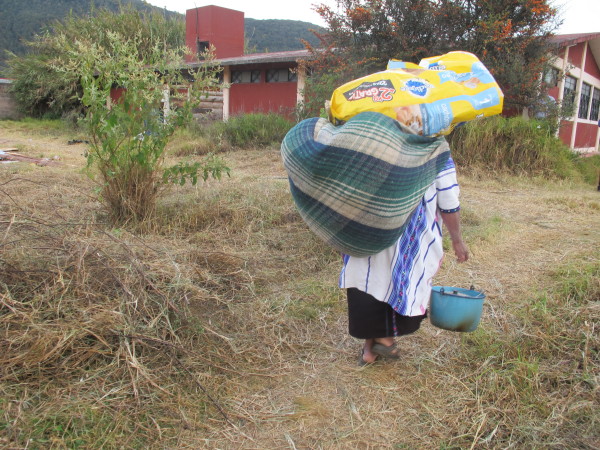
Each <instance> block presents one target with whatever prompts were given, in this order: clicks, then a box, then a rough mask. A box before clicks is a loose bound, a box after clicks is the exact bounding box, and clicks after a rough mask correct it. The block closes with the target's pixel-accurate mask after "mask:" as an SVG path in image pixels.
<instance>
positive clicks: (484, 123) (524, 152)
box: [450, 116, 580, 178]
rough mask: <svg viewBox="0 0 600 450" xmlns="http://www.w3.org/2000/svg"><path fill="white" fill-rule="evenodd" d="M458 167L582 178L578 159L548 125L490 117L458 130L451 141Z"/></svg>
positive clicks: (513, 118) (519, 118) (518, 118)
mask: <svg viewBox="0 0 600 450" xmlns="http://www.w3.org/2000/svg"><path fill="white" fill-rule="evenodd" d="M450 142H451V148H452V154H453V157H454V159H455V161H456V163H457V164H458V165H459V166H462V167H473V168H480V169H484V170H487V171H494V172H503V173H509V174H514V175H537V176H556V177H559V178H580V176H579V173H578V171H577V170H576V169H575V165H574V164H573V160H574V158H575V155H574V153H573V152H571V151H570V150H569V148H568V147H567V146H566V145H564V144H563V143H562V142H561V141H560V139H558V138H557V137H556V136H554V134H553V133H552V132H551V128H550V127H549V126H548V125H547V123H546V122H540V121H536V120H525V119H523V118H521V117H511V118H505V117H499V116H497V117H491V118H489V119H486V120H478V121H472V122H469V123H467V124H465V125H464V126H462V127H459V128H457V129H456V130H455V131H454V132H453V133H452V136H451V137H450Z"/></svg>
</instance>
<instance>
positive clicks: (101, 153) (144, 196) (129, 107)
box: [54, 31, 229, 224]
mask: <svg viewBox="0 0 600 450" xmlns="http://www.w3.org/2000/svg"><path fill="white" fill-rule="evenodd" d="M57 39H58V40H59V41H61V42H62V45H63V46H64V48H65V50H66V55H67V58H64V59H63V60H61V65H60V66H55V67H54V68H55V69H56V70H57V71H61V72H65V73H75V74H77V76H78V78H79V79H80V82H81V86H82V91H83V95H82V97H81V101H82V104H83V105H84V106H85V108H86V115H85V119H83V123H84V124H85V126H86V127H87V130H88V132H89V134H90V137H91V144H90V149H89V152H88V155H87V162H88V168H89V169H90V174H91V175H92V176H93V177H94V178H95V179H98V180H99V182H100V198H101V200H102V201H103V202H104V203H105V205H106V206H107V207H108V210H109V213H110V217H111V219H112V221H113V222H114V223H117V224H122V223H124V222H129V221H135V222H140V221H144V220H146V219H148V218H149V217H151V216H152V215H153V213H154V211H155V206H156V200H157V197H158V195H159V194H160V193H161V191H162V189H164V187H165V186H167V185H168V184H169V183H173V182H176V183H180V184H182V183H185V181H186V180H190V181H191V182H192V183H195V182H196V181H197V180H198V178H202V179H204V180H206V179H207V178H208V177H209V176H212V177H215V178H220V176H221V174H222V173H223V172H226V173H228V171H229V169H228V168H227V167H226V166H225V165H224V163H223V162H222V161H221V160H220V159H218V158H215V157H209V159H208V160H206V161H205V162H203V163H195V164H179V165H177V166H174V167H170V168H167V169H164V167H163V163H164V152H165V147H166V144H167V142H168V139H169V137H170V136H171V135H172V134H173V132H174V131H175V129H176V128H177V127H179V126H182V125H184V124H186V123H187V122H189V121H190V120H191V118H192V108H193V106H194V103H195V102H196V101H197V100H198V99H199V98H200V95H201V93H202V92H206V91H207V90H208V89H210V88H212V87H214V85H215V83H216V79H215V74H216V71H217V70H218V67H216V66H215V65H214V64H212V63H211V57H210V55H206V56H207V58H206V63H205V65H204V66H203V67H202V68H201V69H200V70H199V71H182V67H183V59H182V53H183V49H182V48H178V49H171V50H169V49H164V48H163V47H161V46H160V45H154V46H149V47H147V49H146V53H145V58H144V60H141V59H140V58H139V56H138V50H139V46H140V45H141V43H142V40H143V36H142V34H141V33H136V34H133V35H123V34H121V33H117V32H111V31H109V32H107V33H106V34H105V36H103V41H102V44H101V45H100V44H98V43H96V42H90V41H87V42H85V41H75V42H70V41H69V40H68V36H67V35H60V36H57ZM65 60H66V64H65ZM113 88H117V89H118V92H119V93H120V96H119V98H117V99H112V100H111V91H113V92H114V90H113ZM170 96H173V97H175V99H176V103H177V104H178V107H177V108H175V109H173V110H171V111H169V112H168V113H167V114H166V115H165V114H164V113H163V108H162V102H163V101H165V100H166V99H167V97H170Z"/></svg>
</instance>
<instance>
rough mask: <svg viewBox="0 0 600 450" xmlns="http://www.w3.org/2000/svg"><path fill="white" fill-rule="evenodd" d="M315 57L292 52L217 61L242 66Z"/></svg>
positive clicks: (258, 54)
mask: <svg viewBox="0 0 600 450" xmlns="http://www.w3.org/2000/svg"><path fill="white" fill-rule="evenodd" d="M313 58H314V56H313V54H312V53H311V52H310V51H309V50H291V51H286V52H274V53H252V54H250V55H242V56H234V57H231V58H221V59H217V60H215V62H216V63H218V64H219V65H221V66H241V65H247V64H266V63H278V62H285V63H290V62H291V63H296V62H298V61H300V60H306V59H313ZM202 64H203V63H202V62H201V61H200V62H196V63H191V64H190V67H198V66H201V65H202Z"/></svg>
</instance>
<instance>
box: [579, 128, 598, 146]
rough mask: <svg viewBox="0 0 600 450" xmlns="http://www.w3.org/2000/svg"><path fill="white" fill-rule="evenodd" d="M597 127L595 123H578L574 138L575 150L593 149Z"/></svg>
mask: <svg viewBox="0 0 600 450" xmlns="http://www.w3.org/2000/svg"><path fill="white" fill-rule="evenodd" d="M597 132H598V125H597V124H595V123H578V124H577V135H576V136H575V148H578V147H595V146H596V133H597Z"/></svg>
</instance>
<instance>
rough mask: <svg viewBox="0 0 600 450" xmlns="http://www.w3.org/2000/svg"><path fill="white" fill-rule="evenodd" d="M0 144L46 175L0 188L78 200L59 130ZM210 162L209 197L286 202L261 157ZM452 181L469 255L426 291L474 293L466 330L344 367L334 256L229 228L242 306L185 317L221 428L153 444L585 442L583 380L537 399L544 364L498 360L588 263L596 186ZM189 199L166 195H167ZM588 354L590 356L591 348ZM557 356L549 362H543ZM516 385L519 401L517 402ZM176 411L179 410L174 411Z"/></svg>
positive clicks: (276, 161) (75, 152)
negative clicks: (567, 270) (395, 356)
mask: <svg viewBox="0 0 600 450" xmlns="http://www.w3.org/2000/svg"><path fill="white" fill-rule="evenodd" d="M2 147H18V148H19V151H20V152H22V153H23V154H27V155H29V156H36V157H46V158H52V157H54V156H57V157H58V158H56V161H58V162H59V165H57V166H53V167H37V166H32V165H27V166H24V165H20V166H18V165H17V164H0V185H2V184H3V183H5V182H6V181H8V180H10V179H14V178H17V177H18V178H23V179H28V180H33V181H36V182H43V183H44V185H45V186H46V188H47V189H52V190H54V191H57V192H58V191H60V190H61V185H60V184H61V182H62V181H61V180H64V179H65V178H64V176H65V173H68V180H69V181H68V182H65V185H64V186H65V189H67V188H68V189H80V190H81V192H82V194H81V195H82V196H88V195H90V194H91V189H92V185H91V183H90V182H89V181H88V180H87V179H86V178H85V175H83V174H81V173H80V171H81V169H82V167H83V166H84V164H85V160H84V157H83V154H84V152H85V144H75V145H68V144H67V139H66V138H65V136H64V135H58V136H53V135H49V136H44V135H39V134H29V133H28V132H27V131H26V130H14V129H11V130H7V129H2V128H0V149H1V148H2ZM224 158H225V159H226V160H227V161H228V162H229V164H230V166H231V168H232V177H231V178H230V179H228V180H224V181H223V182H222V183H220V184H217V183H216V182H211V184H210V186H211V188H213V189H214V190H215V192H218V193H221V192H222V195H226V194H228V193H229V194H230V193H231V192H232V190H233V191H235V192H243V190H242V188H241V186H257V187H259V186H260V188H261V189H265V191H264V197H263V200H262V201H268V199H269V196H270V195H273V196H274V197H273V198H279V197H275V196H285V195H287V194H286V192H287V191H286V190H287V181H286V175H285V171H284V169H283V167H282V165H281V162H280V157H279V153H278V151H277V149H272V150H248V151H237V152H231V153H227V154H225V155H224ZM79 177H80V179H81V180H82V181H81V184H80V186H78V187H77V188H76V187H75V185H76V181H75V180H78V179H79ZM459 182H460V183H461V193H462V195H461V204H462V214H463V233H464V236H465V239H466V242H467V245H468V246H469V247H470V251H471V258H470V260H469V261H468V262H467V263H465V264H460V265H459V264H457V263H456V262H455V261H454V259H453V257H452V255H451V254H447V255H446V258H445V261H444V264H443V267H442V269H441V271H440V273H439V274H438V276H437V279H436V280H435V284H438V285H452V286H461V287H469V286H471V285H473V286H475V288H476V289H478V290H481V291H483V292H484V293H485V294H486V296H487V298H486V302H485V305H484V316H483V318H482V322H481V325H480V329H479V330H478V331H477V332H476V333H474V334H472V335H471V336H467V335H466V334H461V333H452V332H448V331H442V330H439V329H436V328H434V327H433V326H432V325H431V324H430V323H428V322H427V323H424V325H423V326H422V328H421V330H420V331H419V332H418V333H416V334H415V335H413V336H410V337H406V338H402V339H400V340H399V346H400V347H401V349H402V354H403V356H402V358H401V359H400V360H399V361H396V362H378V363H376V364H374V365H372V366H368V367H358V365H357V358H358V354H359V348H360V342H359V341H357V340H355V339H353V338H350V337H349V336H348V335H347V333H346V326H347V325H346V316H345V305H344V297H343V293H341V292H339V290H338V289H337V288H336V285H337V271H338V270H339V262H338V261H337V260H336V259H335V258H332V257H326V258H324V259H320V260H315V261H313V260H311V259H310V258H305V257H304V256H303V254H302V253H301V252H300V251H299V250H298V251H296V249H297V246H298V245H299V244H298V242H301V241H302V240H305V241H308V240H310V239H311V238H310V237H309V233H308V231H307V230H305V229H304V228H303V224H301V223H298V222H288V223H286V222H285V221H281V222H279V223H275V224H274V225H273V226H272V227H271V228H269V229H259V230H258V231H257V230H256V228H254V229H253V230H250V229H249V230H248V231H247V233H248V234H247V236H246V240H245V241H244V238H242V235H241V234H235V235H232V237H231V239H230V240H229V241H228V242H227V243H219V242H215V241H213V243H212V245H213V246H214V248H215V249H217V248H221V250H222V251H224V252H227V253H228V254H234V255H237V256H239V257H240V258H245V259H246V260H248V261H250V263H249V266H248V267H249V268H248V273H249V276H250V277H252V278H253V279H254V287H253V288H252V289H250V290H248V291H247V295H248V297H247V298H246V299H245V301H242V300H240V299H239V298H237V299H235V302H234V304H232V305H228V306H226V307H222V308H220V309H218V311H221V313H222V316H219V313H218V311H217V310H214V311H213V313H211V315H209V313H208V312H206V311H204V312H202V313H199V317H200V319H201V320H205V319H207V318H208V319H210V322H207V324H206V327H207V330H210V331H209V333H210V334H212V335H213V337H214V342H215V345H216V347H215V348H212V349H205V350H204V351H206V352H208V353H210V354H211V355H212V356H211V357H212V358H213V359H211V360H212V361H216V360H218V358H223V360H226V361H227V362H228V363H229V364H230V365H229V366H228V367H230V368H231V370H229V371H219V370H217V369H214V368H210V367H207V368H206V371H205V373H201V374H199V375H198V376H199V377H201V379H202V380H203V382H204V383H205V385H206V386H208V388H209V389H210V390H211V392H212V394H213V396H214V397H215V398H216V399H217V401H218V402H219V404H220V406H221V407H222V408H223V410H224V411H225V412H226V414H227V416H228V418H229V421H230V422H229V423H227V422H225V421H224V420H223V419H222V418H221V417H220V416H219V414H217V413H216V412H215V410H214V409H211V406H210V405H208V406H205V408H206V410H207V411H208V414H209V416H210V417H211V418H209V419H208V420H207V421H206V422H205V423H204V424H203V425H202V426H185V427H184V426H181V423H179V422H177V423H178V425H174V426H177V427H180V426H181V428H180V430H179V431H178V432H177V435H178V437H177V442H176V444H173V442H170V443H169V444H168V445H167V446H168V447H170V446H176V447H178V448H223V449H224V448H244V449H262V448H292V449H296V448H298V449H300V448H311V449H312V448H327V449H330V448H340V449H341V448H364V449H367V448H510V447H513V448H524V447H525V448H532V447H536V444H535V443H536V442H537V443H538V444H537V445H540V446H541V447H548V448H549V447H553V448H567V447H569V445H568V444H569V442H571V443H576V444H577V445H576V446H577V447H580V448H599V447H598V442H599V441H598V440H596V439H597V438H598V437H600V432H598V429H600V427H596V432H595V434H594V433H591V434H590V432H589V427H587V428H585V430H588V431H586V432H583V433H582V432H581V431H580V429H579V428H578V425H577V420H576V419H575V418H574V417H575V416H574V414H575V413H576V412H577V411H588V410H589V409H592V410H593V409H596V410H598V408H600V404H599V403H598V395H597V394H598V373H597V372H595V374H593V376H592V381H591V382H590V383H591V384H590V385H591V386H592V388H590V389H591V392H588V393H587V394H585V396H581V397H577V396H575V394H573V393H572V391H569V392H571V393H568V394H567V393H565V395H562V394H561V387H560V386H559V387H558V388H557V390H556V392H554V393H549V392H548V389H547V388H546V387H544V386H546V384H545V383H546V381H545V380H546V379H547V378H549V377H550V376H549V375H545V372H544V371H545V370H547V371H548V372H547V373H550V368H548V369H546V368H545V364H547V363H546V362H545V360H543V359H540V360H536V361H533V362H532V361H531V360H529V359H527V358H526V357H525V356H523V360H521V359H520V358H521V356H520V355H516V354H515V353H514V352H515V351H517V350H518V347H519V345H520V343H521V342H523V348H525V347H527V346H528V345H530V344H528V343H527V341H526V340H527V337H528V333H533V331H531V330H533V328H531V329H530V328H528V325H527V323H528V322H527V319H526V318H524V317H523V315H524V314H525V315H526V314H527V311H528V310H529V308H530V307H531V305H532V304H533V303H534V301H535V299H536V298H538V297H539V296H540V295H542V294H543V293H544V292H545V291H546V289H547V286H549V285H550V283H551V282H552V277H553V276H555V271H556V269H557V268H560V267H564V266H565V265H568V264H570V263H573V264H580V263H581V262H582V261H592V262H594V261H597V259H598V257H600V253H599V247H600V192H597V191H596V190H595V187H593V186H583V185H577V184H571V183H569V182H560V181H556V182H548V181H544V180H531V179H525V178H522V179H517V178H514V177H512V178H509V177H503V176H493V175H489V174H488V175H485V176H481V175H478V174H467V173H464V172H459ZM67 186H68V187H67ZM236 189H239V191H236ZM248 189H250V188H248ZM195 192H197V190H194V189H192V188H182V189H181V190H176V191H175V192H174V193H173V194H172V195H173V196H181V197H184V196H189V195H196V194H195ZM41 195H42V194H40V196H41ZM197 195H199V196H200V197H199V198H206V197H202V195H206V194H197ZM215 195H217V194H215ZM259 197H260V196H259ZM40 198H41V197H40ZM256 201H257V202H260V201H261V200H260V199H257V200H256ZM256 204H257V205H259V206H258V207H260V205H261V203H256ZM265 205H266V203H265ZM265 207H266V206H265ZM289 211H293V208H292V207H291V206H290V207H289ZM289 211H288V212H289ZM231 214H233V212H232V213H231ZM211 232H212V231H209V232H206V233H208V235H207V236H208V237H206V236H204V237H203V238H202V239H206V240H205V241H203V242H204V243H205V245H209V244H208V242H209V240H210V239H216V236H217V234H214V235H213V237H212V238H211V237H210V236H209V235H210V233H211ZM251 233H252V234H251ZM257 233H258V234H261V236H260V239H262V240H259V237H257ZM198 239H201V238H198ZM286 272H287V273H290V274H291V275H289V276H287V277H286ZM597 305H598V303H596V306H595V308H597ZM257 320H262V322H257ZM596 326H597V325H596ZM595 333H598V330H596V331H595ZM515 348H516V349H517V350H515ZM527 348H529V347H527ZM596 352H597V349H596ZM574 358H575V359H577V358H578V356H577V357H574ZM593 358H596V362H597V358H598V355H597V353H595V356H593ZM563 360H564V358H563V357H561V356H557V358H556V360H554V362H555V363H556V364H560V362H561V361H563ZM522 361H525V362H526V363H527V364H525V363H523V364H521V362H522ZM534 363H535V364H537V366H536V367H537V369H535V372H532V373H533V375H531V376H530V379H527V380H524V379H523V377H521V375H520V372H518V371H519V370H521V369H522V370H530V365H531V364H534ZM519 364H521V365H519ZM565 364H566V363H565ZM531 370H533V369H531ZM564 370H565V371H568V370H571V368H569V367H565V368H564ZM528 373H529V372H528ZM551 373H552V374H554V372H551ZM519 383H521V384H519ZM536 383H537V384H536ZM524 385H526V388H523V386H524ZM540 386H541V387H540ZM525 391H527V392H529V391H531V392H532V393H533V394H532V397H531V398H526V397H527V395H528V394H526V393H525ZM542 392H543V394H544V396H545V397H544V399H538V400H539V402H538V400H536V399H535V396H536V395H538V396H539V395H541V393H542ZM565 392H566V391H565ZM567 397H568V398H567ZM594 397H595V399H596V400H595V401H594V400H593V398H594ZM590 399H592V400H590ZM186 408H189V405H187V406H186ZM184 409H185V408H184ZM182 414H187V415H188V416H189V415H190V414H192V416H193V413H190V410H189V409H185V412H184V413H182ZM596 418H597V416H596ZM594 420H596V419H594ZM192 422H193V419H192V418H190V423H192ZM586 433H587V434H586ZM541 447H540V448H541Z"/></svg>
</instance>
